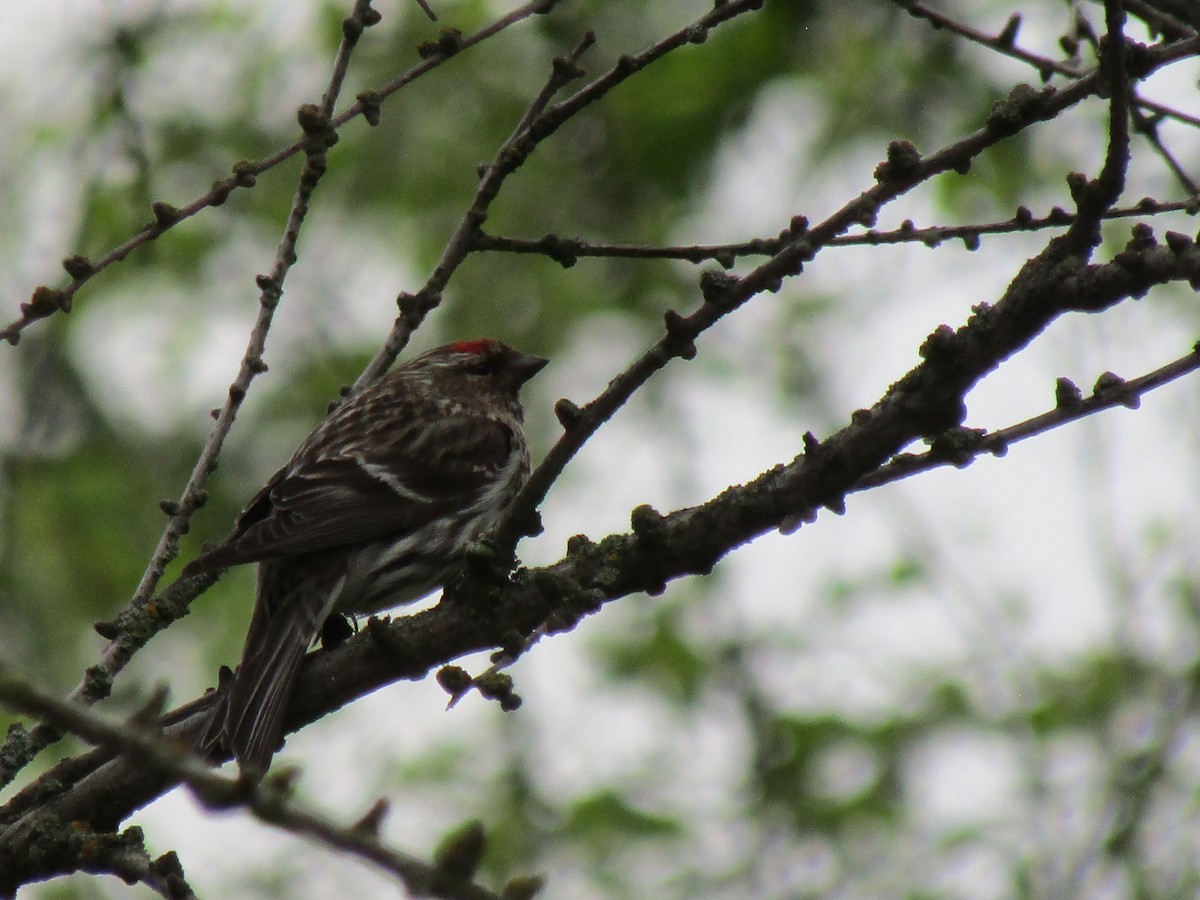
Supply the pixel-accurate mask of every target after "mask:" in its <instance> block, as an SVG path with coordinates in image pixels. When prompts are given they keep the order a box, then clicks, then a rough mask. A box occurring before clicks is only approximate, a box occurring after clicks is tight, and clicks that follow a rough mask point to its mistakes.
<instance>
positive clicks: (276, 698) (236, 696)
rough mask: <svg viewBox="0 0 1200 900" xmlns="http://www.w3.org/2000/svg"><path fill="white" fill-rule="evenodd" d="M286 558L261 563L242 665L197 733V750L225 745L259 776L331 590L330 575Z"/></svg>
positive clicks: (333, 587)
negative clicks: (323, 575) (202, 731)
mask: <svg viewBox="0 0 1200 900" xmlns="http://www.w3.org/2000/svg"><path fill="white" fill-rule="evenodd" d="M289 562H290V561H284V560H270V561H267V562H264V563H261V564H260V565H259V576H258V602H257V603H256V605H255V607H254V616H253V618H251V620H250V630H249V632H248V633H247V635H246V645H245V647H244V648H243V650H242V661H241V664H240V665H239V666H238V669H237V673H236V674H235V675H234V678H233V682H232V683H231V684H230V685H229V689H228V691H227V692H226V693H225V696H224V697H223V698H222V699H221V701H220V703H218V705H217V706H216V708H215V709H214V711H213V713H212V718H211V719H210V720H209V723H208V727H207V728H206V729H205V732H204V735H203V736H202V737H201V739H200V751H201V752H202V753H205V754H211V753H212V752H213V751H214V750H215V749H216V748H217V747H224V748H227V749H228V750H229V751H230V752H232V754H233V756H234V758H235V759H237V761H238V763H239V765H241V767H242V768H243V769H244V770H247V771H250V770H253V771H255V772H257V773H259V774H262V773H265V772H266V770H267V767H268V766H269V765H270V763H271V757H272V756H273V755H274V754H275V751H276V750H278V749H279V747H280V745H281V743H282V738H283V725H284V714H285V713H286V712H287V708H288V701H289V700H290V699H291V696H292V688H293V686H294V685H295V683H296V676H297V675H298V674H299V673H300V663H301V662H302V661H303V660H304V653H305V651H306V650H307V649H308V645H309V644H310V643H312V641H313V639H314V638H315V637H316V635H317V632H318V631H319V629H320V627H321V624H322V623H323V622H324V621H325V619H326V618H327V617H328V615H329V613H330V612H331V609H332V606H333V600H334V598H335V597H336V595H337V591H336V585H335V584H330V583H329V581H328V579H325V578H321V577H314V576H316V575H317V573H316V572H313V571H311V570H309V571H305V570H306V569H308V567H306V566H304V565H302V564H300V563H294V562H293V563H290V564H289Z"/></svg>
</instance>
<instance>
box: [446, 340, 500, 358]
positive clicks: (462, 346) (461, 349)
mask: <svg viewBox="0 0 1200 900" xmlns="http://www.w3.org/2000/svg"><path fill="white" fill-rule="evenodd" d="M491 348H492V342H491V341H489V340H487V339H480V340H477V341H459V342H458V343H457V344H451V345H450V349H451V350H453V351H454V352H455V353H480V354H482V353H487V352H488V350H490V349H491Z"/></svg>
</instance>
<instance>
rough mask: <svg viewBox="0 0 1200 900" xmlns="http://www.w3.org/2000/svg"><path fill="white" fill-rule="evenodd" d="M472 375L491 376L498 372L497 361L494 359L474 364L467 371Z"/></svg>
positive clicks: (482, 360)
mask: <svg viewBox="0 0 1200 900" xmlns="http://www.w3.org/2000/svg"><path fill="white" fill-rule="evenodd" d="M467 371H468V372H470V373H471V374H472V375H491V374H492V373H493V372H495V371H496V361H495V360H492V359H481V360H479V362H477V363H473V364H472V365H471V366H470V368H468V369H467Z"/></svg>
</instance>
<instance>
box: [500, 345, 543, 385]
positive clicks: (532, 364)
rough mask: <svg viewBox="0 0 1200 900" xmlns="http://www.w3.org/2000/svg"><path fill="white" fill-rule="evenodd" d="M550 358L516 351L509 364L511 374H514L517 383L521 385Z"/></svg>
mask: <svg viewBox="0 0 1200 900" xmlns="http://www.w3.org/2000/svg"><path fill="white" fill-rule="evenodd" d="M548 362H550V360H548V359H545V358H543V357H541V356H530V355H529V354H527V353H520V352H517V353H516V355H515V356H514V357H513V358H512V360H511V361H510V363H509V365H510V367H511V369H512V372H513V374H514V375H515V376H516V382H517V385H518V386H519V385H522V384H524V383H525V382H527V381H528V380H529V379H530V378H532V377H533V376H534V375H536V374H537V373H538V372H540V371H542V369H543V368H545V366H546V363H548Z"/></svg>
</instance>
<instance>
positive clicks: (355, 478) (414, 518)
mask: <svg viewBox="0 0 1200 900" xmlns="http://www.w3.org/2000/svg"><path fill="white" fill-rule="evenodd" d="M371 437H372V439H371V440H364V441H361V442H355V443H349V442H347V443H343V444H342V445H340V446H338V447H337V451H336V452H335V453H333V454H327V455H322V454H320V453H311V454H305V453H304V452H303V451H304V450H305V449H306V448H307V446H308V444H307V443H306V446H305V447H302V448H301V450H300V451H297V453H296V455H295V456H294V457H293V458H292V460H291V462H289V463H288V465H286V466H284V467H283V468H282V469H280V470H279V471H278V472H277V473H276V474H275V476H274V477H273V478H272V479H271V480H270V481H269V482H268V483H267V485H266V487H264V488H263V489H262V490H261V491H260V492H259V493H258V494H257V495H256V496H255V497H254V499H253V500H251V501H250V503H249V505H248V506H247V507H246V509H245V511H244V512H243V513H242V515H241V516H240V517H239V519H238V523H237V526H236V527H235V529H234V532H233V534H231V535H230V536H229V538H227V539H226V540H225V542H224V543H222V544H221V546H219V547H217V548H216V549H214V550H212V551H210V552H209V553H206V554H204V555H203V556H201V557H199V558H198V559H196V560H194V561H193V562H192V563H191V564H190V565H188V566H187V568H185V569H184V574H185V575H196V574H199V573H201V572H208V571H211V570H213V569H218V568H224V567H226V566H233V565H239V564H241V563H248V562H256V561H259V560H262V559H267V558H270V557H275V556H284V555H290V554H298V553H315V552H319V551H322V550H332V549H334V548H337V547H341V546H345V545H347V544H356V543H361V542H363V541H369V540H374V539H376V538H382V537H387V536H389V535H399V534H404V533H407V532H410V531H413V530H415V529H417V528H420V527H421V526H422V525H425V524H426V523H428V522H430V521H433V520H435V519H437V518H440V517H442V516H444V515H448V514H450V513H452V512H453V511H454V510H456V509H458V508H462V507H466V506H469V505H470V504H471V503H473V502H474V501H475V500H476V499H477V498H478V497H479V494H480V492H481V491H482V490H483V489H484V488H485V487H487V486H488V485H489V484H490V483H491V482H492V481H493V480H494V479H495V478H496V477H498V475H499V473H500V472H501V471H502V470H503V469H504V468H505V466H506V465H508V463H509V460H510V458H511V455H512V453H513V446H514V441H513V438H514V436H513V432H512V429H511V428H509V426H507V425H506V424H504V423H503V422H500V421H497V420H495V419H492V418H488V417H484V416H475V415H467V414H460V415H451V416H442V417H439V418H437V419H436V420H434V421H432V422H431V421H423V422H416V421H408V422H405V423H401V424H400V425H398V426H391V427H389V429H388V431H387V433H386V435H383V434H380V433H378V432H377V433H376V434H375V435H372V436H371ZM381 438H382V440H381Z"/></svg>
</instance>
